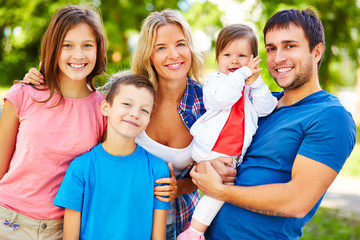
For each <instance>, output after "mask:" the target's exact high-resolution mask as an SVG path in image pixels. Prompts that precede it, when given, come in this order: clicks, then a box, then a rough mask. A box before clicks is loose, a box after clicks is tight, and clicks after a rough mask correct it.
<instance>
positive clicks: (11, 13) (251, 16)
mask: <svg viewBox="0 0 360 240" xmlns="http://www.w3.org/2000/svg"><path fill="white" fill-rule="evenodd" d="M234 1H237V2H244V1H242V0H234ZM247 2H251V1H248V0H247ZM69 3H71V4H91V5H94V6H96V7H98V8H99V9H100V11H101V14H102V18H103V20H104V25H105V29H106V32H107V37H108V40H109V51H108V69H107V73H108V74H112V73H115V72H117V71H119V70H123V69H128V68H129V65H130V58H131V53H132V51H133V49H134V48H135V45H136V35H137V33H138V32H139V29H140V27H141V23H142V21H143V19H144V18H145V17H146V16H147V15H148V14H149V13H150V12H152V11H161V10H163V9H166V8H172V9H178V10H181V11H182V12H183V14H184V16H185V18H186V19H187V20H188V22H189V23H190V25H191V26H192V27H193V31H194V32H195V31H197V30H201V31H203V32H204V33H205V34H206V35H207V36H209V37H211V39H212V47H214V43H215V37H216V33H217V32H218V31H219V30H220V29H221V28H222V27H223V25H224V24H226V23H224V22H223V16H224V12H222V11H221V10H219V7H218V6H217V5H216V4H215V3H213V2H211V1H208V0H198V1H195V0H170V1H169V0H92V1H89V0H57V1H53V0H31V1H27V0H0V40H1V41H0V85H2V86H9V85H11V84H12V82H13V80H16V79H22V78H23V76H24V74H25V73H26V72H27V71H28V70H29V68H31V67H34V66H35V67H36V66H38V64H39V55H40V45H41V40H42V36H43V34H44V32H45V30H46V28H47V26H48V24H49V22H50V19H51V17H52V16H53V15H54V13H55V12H56V11H57V10H58V9H60V8H61V7H63V6H65V5H66V4H69ZM253 6H254V7H253V9H252V10H250V11H249V12H248V13H247V18H248V19H247V20H248V21H250V22H252V23H253V24H254V26H255V30H256V31H257V33H258V36H259V42H260V45H259V48H260V56H261V58H262V59H263V63H262V66H261V67H263V68H264V70H263V71H262V75H263V78H264V79H265V81H266V82H267V83H268V84H269V85H270V87H271V89H273V90H276V89H278V88H277V86H276V84H275V83H274V82H273V81H272V79H271V77H270V76H269V75H268V73H267V70H266V66H265V62H266V61H265V60H266V54H265V50H264V46H263V36H262V32H261V30H262V28H263V26H264V24H265V21H266V19H268V18H269V17H270V16H271V15H272V14H274V13H275V12H276V11H278V10H280V9H285V8H290V7H294V8H300V9H305V8H307V7H311V8H312V9H314V10H315V11H316V12H317V13H318V15H319V17H320V18H321V20H322V21H323V24H324V28H325V36H326V51H325V55H324V59H323V64H322V67H321V68H320V81H321V84H322V87H323V88H324V89H327V90H330V91H332V92H335V91H336V90H337V87H338V86H354V85H355V81H356V70H357V68H358V65H359V52H360V32H359V26H360V8H359V6H358V5H357V1H356V0H342V1H330V0H308V1H306V3H304V1H301V0H288V1H282V0H262V1H261V0H253ZM259 9H260V11H261V14H260V15H259V14H256V12H259ZM199 44H201V43H199ZM206 56H207V61H206V63H207V66H208V67H210V68H216V65H215V61H214V54H213V50H211V51H209V52H206ZM98 80H99V81H100V83H99V84H101V82H102V81H105V79H104V78H102V79H101V78H99V79H98Z"/></svg>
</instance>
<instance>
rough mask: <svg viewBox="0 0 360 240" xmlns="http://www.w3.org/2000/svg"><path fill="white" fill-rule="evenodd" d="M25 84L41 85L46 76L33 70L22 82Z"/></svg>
mask: <svg viewBox="0 0 360 240" xmlns="http://www.w3.org/2000/svg"><path fill="white" fill-rule="evenodd" d="M22 82H23V83H27V84H30V83H31V84H34V85H40V84H42V83H44V76H43V75H42V74H41V73H40V72H39V71H38V70H37V69H36V68H31V69H30V70H29V72H28V73H27V74H25V77H24V78H23V80H22Z"/></svg>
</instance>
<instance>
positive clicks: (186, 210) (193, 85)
mask: <svg viewBox="0 0 360 240" xmlns="http://www.w3.org/2000/svg"><path fill="white" fill-rule="evenodd" d="M205 111H206V110H205V107H204V102H203V92H202V84H201V83H199V82H197V81H194V80H192V79H191V78H188V79H187V87H186V90H185V93H184V96H183V98H182V99H181V102H180V104H179V106H178V112H179V114H180V117H181V119H182V120H183V122H184V124H185V126H186V127H187V128H188V129H190V127H191V126H192V125H193V124H194V123H195V121H196V120H197V119H198V118H200V117H201V115H203V114H204V113H205ZM182 177H183V176H182ZM199 199H200V194H199V192H198V190H196V191H194V192H191V193H187V194H184V195H181V196H179V197H177V198H176V199H175V202H176V235H179V234H180V233H181V232H182V231H183V228H184V226H185V225H186V224H187V223H190V221H191V216H192V214H193V213H194V210H195V206H196V204H197V203H198V201H199Z"/></svg>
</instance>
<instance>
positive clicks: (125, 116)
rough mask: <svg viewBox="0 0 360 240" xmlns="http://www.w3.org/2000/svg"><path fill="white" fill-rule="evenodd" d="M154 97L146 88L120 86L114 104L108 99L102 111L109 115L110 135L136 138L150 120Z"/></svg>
mask: <svg viewBox="0 0 360 240" xmlns="http://www.w3.org/2000/svg"><path fill="white" fill-rule="evenodd" d="M153 103H154V97H153V95H152V94H151V93H150V91H149V90H147V89H146V88H137V87H135V86H133V85H121V86H119V92H118V93H117V94H116V96H115V98H114V100H113V103H112V105H111V106H110V104H109V103H108V102H106V101H104V102H103V104H102V112H103V114H104V116H106V117H108V132H107V133H108V136H109V137H110V136H111V137H116V138H126V139H135V137H136V136H137V135H138V134H139V133H140V132H142V131H143V130H144V129H145V128H146V127H147V125H148V123H149V121H150V115H151V112H152V108H153Z"/></svg>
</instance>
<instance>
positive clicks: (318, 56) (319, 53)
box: [313, 43, 324, 63]
mask: <svg viewBox="0 0 360 240" xmlns="http://www.w3.org/2000/svg"><path fill="white" fill-rule="evenodd" d="M313 52H314V53H315V59H316V63H318V62H319V61H320V59H321V58H322V56H323V54H324V44H322V43H318V45H316V46H315V47H314V49H313Z"/></svg>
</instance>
